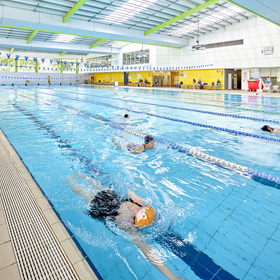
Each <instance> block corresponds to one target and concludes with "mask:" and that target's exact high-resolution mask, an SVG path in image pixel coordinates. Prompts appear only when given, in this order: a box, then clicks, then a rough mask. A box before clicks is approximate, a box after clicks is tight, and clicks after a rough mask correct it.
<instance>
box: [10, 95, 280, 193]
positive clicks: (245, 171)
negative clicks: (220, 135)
mask: <svg viewBox="0 0 280 280" xmlns="http://www.w3.org/2000/svg"><path fill="white" fill-rule="evenodd" d="M10 92H11V91H10ZM11 93H13V94H15V95H17V96H21V97H23V98H27V99H30V100H32V101H35V102H37V103H40V104H43V105H46V106H49V107H54V108H56V109H59V110H62V111H65V112H67V113H70V114H74V115H77V116H80V117H83V118H85V119H89V120H93V121H96V122H99V123H101V124H105V125H108V126H110V127H112V128H115V129H119V130H121V131H125V132H127V133H130V134H133V135H135V136H138V137H141V138H145V134H143V133H140V132H137V131H133V130H131V129H126V128H125V127H123V126H120V125H117V124H114V123H110V122H105V121H101V120H98V119H95V118H92V117H89V116H86V115H84V114H82V113H79V112H78V111H71V110H69V109H65V108H63V107H61V106H57V105H53V104H51V103H47V102H42V101H39V100H37V99H34V98H31V97H28V96H25V95H22V94H19V93H15V92H11ZM154 139H155V142H156V143H160V144H163V145H165V146H167V147H169V148H173V149H176V150H178V151H180V152H185V153H186V154H189V155H192V156H194V157H197V158H199V159H203V160H206V161H207V162H210V163H212V164H215V165H220V166H223V167H225V168H227V169H229V170H232V171H234V172H236V173H237V174H241V175H243V176H246V177H247V176H248V175H250V176H251V177H250V178H253V176H255V177H257V178H259V179H261V183H262V180H267V181H269V182H271V183H273V184H276V186H275V187H277V185H280V177H277V176H272V175H270V174H267V173H265V172H260V171H258V170H255V169H252V168H248V167H246V166H242V165H239V164H236V163H232V162H230V161H226V160H223V159H220V158H217V157H214V156H210V155H208V154H205V153H201V152H200V151H198V150H197V148H194V147H190V146H182V145H180V144H174V143H172V142H169V141H165V140H162V139H159V138H156V137H154ZM277 188H278V187H277Z"/></svg>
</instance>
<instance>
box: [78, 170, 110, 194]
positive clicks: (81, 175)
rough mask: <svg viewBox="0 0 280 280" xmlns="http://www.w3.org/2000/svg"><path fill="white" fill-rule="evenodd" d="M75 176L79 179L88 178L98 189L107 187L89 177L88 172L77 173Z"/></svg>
mask: <svg viewBox="0 0 280 280" xmlns="http://www.w3.org/2000/svg"><path fill="white" fill-rule="evenodd" d="M74 177H75V178H77V179H85V180H87V181H88V182H89V183H90V184H91V185H92V186H93V187H94V188H95V189H96V190H99V191H102V190H104V189H105V188H103V186H102V185H101V183H100V182H98V181H96V180H94V179H92V178H90V177H88V176H87V175H86V174H82V173H77V174H75V175H74Z"/></svg>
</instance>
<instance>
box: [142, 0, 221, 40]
mask: <svg viewBox="0 0 280 280" xmlns="http://www.w3.org/2000/svg"><path fill="white" fill-rule="evenodd" d="M219 1H220V0H209V1H207V2H205V3H203V4H201V5H199V6H197V7H195V8H193V9H190V10H188V11H186V12H184V13H182V14H180V15H178V16H176V17H174V18H172V19H170V20H168V21H166V22H164V23H161V24H160V25H158V26H155V27H153V28H151V29H149V30H147V31H145V33H144V35H145V36H147V35H149V34H151V33H153V32H156V31H158V30H160V29H162V28H164V27H166V26H168V25H171V24H172V23H175V22H177V21H179V20H181V19H183V18H186V17H189V16H191V15H193V14H195V13H197V12H199V11H201V10H203V9H205V8H207V7H209V6H212V5H214V4H216V3H217V2H219Z"/></svg>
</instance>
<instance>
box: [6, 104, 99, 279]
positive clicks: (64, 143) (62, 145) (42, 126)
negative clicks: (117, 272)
mask: <svg viewBox="0 0 280 280" xmlns="http://www.w3.org/2000/svg"><path fill="white" fill-rule="evenodd" d="M12 105H13V106H14V107H15V108H16V109H18V111H20V112H21V113H23V114H24V115H26V116H27V117H28V118H30V119H31V120H33V121H34V122H35V123H36V124H37V125H38V126H39V129H42V130H45V131H47V132H48V133H49V134H50V135H51V137H52V138H54V139H56V140H57V139H58V140H57V142H59V145H58V147H60V148H61V149H63V148H67V149H69V147H71V146H70V145H69V144H68V143H67V141H64V140H62V138H61V137H60V136H59V135H57V134H56V133H55V131H54V130H53V129H52V128H51V127H50V126H48V125H46V124H44V123H43V122H42V121H40V120H39V119H37V118H36V117H35V116H34V115H33V114H32V113H30V112H28V111H26V110H25V109H24V108H21V107H20V106H18V105H16V104H12ZM3 133H4V132H3ZM4 134H5V133H4ZM5 136H6V138H7V139H8V136H7V135H6V134H5ZM10 144H11V146H12V147H13V149H14V150H15V151H16V153H17V154H18V156H19V158H20V159H21V161H22V163H23V164H24V166H25V167H26V169H27V170H28V172H29V174H30V175H31V176H32V178H33V180H34V181H35V182H36V184H37V186H38V187H39V189H40V190H41V192H42V194H43V195H44V197H45V198H46V199H47V201H48V202H49V204H50V206H51V208H52V210H53V211H54V212H55V214H56V215H57V217H58V219H59V220H60V222H61V223H62V224H63V226H64V228H65V229H66V231H67V232H68V234H69V236H70V237H71V239H72V240H73V242H74V243H75V245H76V246H77V248H78V249H79V250H80V252H81V254H82V256H83V257H84V258H85V260H86V261H87V263H88V265H89V266H90V267H91V269H92V271H93V272H94V274H95V276H96V277H97V278H98V279H99V280H103V277H102V276H101V275H100V273H99V272H98V270H97V268H96V267H95V265H94V264H93V262H92V261H91V259H90V258H89V257H88V256H87V254H86V252H85V251H84V249H83V248H82V246H81V245H80V243H79V241H78V240H77V239H76V237H75V235H74V234H73V232H72V231H71V230H70V229H69V227H68V225H67V224H66V223H65V222H64V220H63V219H62V218H61V216H60V214H59V213H58V212H57V210H56V209H55V206H54V205H53V203H52V202H51V200H50V199H49V198H48V196H47V195H46V194H45V192H44V190H43V189H42V187H41V186H40V184H39V183H38V181H37V180H36V178H35V177H34V176H33V174H32V173H31V171H30V169H29V168H28V166H27V165H26V164H25V163H24V160H23V159H22V157H21V156H20V154H19V153H18V152H17V150H16V148H15V147H14V146H13V145H12V143H11V142H10ZM81 158H83V156H81ZM88 160H89V161H90V159H88Z"/></svg>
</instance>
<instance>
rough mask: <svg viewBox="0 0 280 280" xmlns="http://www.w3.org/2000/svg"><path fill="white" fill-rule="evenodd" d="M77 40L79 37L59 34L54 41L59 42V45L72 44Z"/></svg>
mask: <svg viewBox="0 0 280 280" xmlns="http://www.w3.org/2000/svg"><path fill="white" fill-rule="evenodd" d="M76 38H78V37H77V36H72V35H64V34H59V35H57V36H56V37H55V39H54V40H53V41H55V42H59V43H70V42H72V41H73V40H74V39H76Z"/></svg>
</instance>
